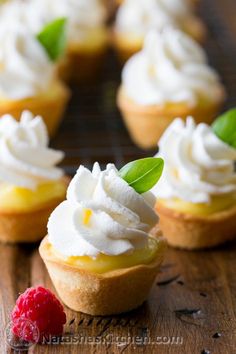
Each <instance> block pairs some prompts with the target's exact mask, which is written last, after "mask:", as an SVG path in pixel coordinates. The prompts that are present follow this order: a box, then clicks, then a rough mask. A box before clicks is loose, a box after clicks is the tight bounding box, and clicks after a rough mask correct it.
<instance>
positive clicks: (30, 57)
mask: <svg viewBox="0 0 236 354" xmlns="http://www.w3.org/2000/svg"><path fill="white" fill-rule="evenodd" d="M0 43H1V46H0V97H2V98H6V99H11V100H21V99H24V98H28V97H33V96H35V95H38V94H40V93H42V92H44V91H45V90H47V89H48V86H49V85H50V83H51V81H52V80H53V79H54V66H53V64H52V63H51V62H50V60H49V58H48V55H47V53H46V51H45V50H44V48H43V47H42V46H41V44H40V43H39V42H38V40H37V39H36V38H35V36H34V35H33V34H32V33H31V32H30V31H29V30H28V29H27V27H25V26H23V25H20V23H19V22H18V21H16V22H15V24H14V23H13V22H12V23H9V24H8V23H7V21H2V22H1V23H0Z"/></svg>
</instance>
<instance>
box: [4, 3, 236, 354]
mask: <svg viewBox="0 0 236 354" xmlns="http://www.w3.org/2000/svg"><path fill="white" fill-rule="evenodd" d="M235 12H236V2H235V0H202V4H201V5H200V15H201V16H202V17H203V18H204V20H205V21H206V23H207V25H208V27H209V39H208V41H207V43H206V49H207V52H208V54H209V59H210V62H211V64H212V65H213V66H215V67H216V68H217V70H218V71H219V72H220V74H221V75H222V78H223V81H224V83H225V84H226V86H227V89H228V92H229V100H228V102H227V106H229V107H230V106H233V105H235V104H236V100H235V98H236V21H235ZM119 79H120V70H119V67H118V64H117V63H116V60H115V57H114V56H113V55H112V54H110V55H109V57H108V58H107V61H106V63H105V64H104V70H103V74H102V76H101V78H100V79H99V82H98V83H97V84H96V85H95V84H94V85H89V86H86V87H83V88H73V91H74V94H73V98H72V102H71V104H70V107H69V109H68V112H67V114H66V117H65V121H64V123H63V125H62V127H61V130H60V132H59V134H58V135H57V137H56V138H55V139H54V141H53V146H54V147H56V148H60V149H62V150H65V152H66V159H65V162H64V165H63V167H64V168H65V169H66V171H67V172H69V173H71V174H73V173H74V171H75V169H76V167H77V166H78V165H79V164H80V163H82V164H85V165H86V166H89V167H90V166H91V165H92V163H93V162H94V161H96V160H98V161H99V162H101V163H102V164H104V165H105V164H106V163H107V162H111V161H113V162H115V163H116V164H117V165H118V166H121V165H122V164H124V163H125V162H127V161H130V160H132V159H134V158H138V157H141V156H146V155H148V154H149V155H150V154H152V153H153V152H152V151H150V152H143V151H141V150H139V149H137V148H136V147H135V146H134V145H133V144H132V142H131V141H130V138H129V136H128V134H127V132H126V130H125V128H124V126H123V123H122V121H121V119H120V116H119V114H118V112H117V110H116V106H115V93H116V89H117V87H118V84H119ZM209 237H210V235H209ZM37 247H38V245H29V246H8V245H7V246H6V245H0V259H1V268H0V303H1V306H0V311H1V312H0V321H1V322H0V354H2V353H11V352H12V353H13V352H14V350H13V349H11V348H10V346H9V344H8V342H7V339H6V330H5V327H6V326H7V324H8V323H9V314H10V311H11V309H12V308H13V306H14V303H15V300H16V298H17V296H18V295H19V293H21V292H23V291H24V290H25V289H26V288H27V287H29V286H34V285H38V284H42V285H44V286H47V287H49V288H51V289H53V286H52V284H51V281H50V279H49V277H48V274H47V272H46V270H45V267H44V265H43V263H42V261H41V259H40V257H39V254H38V250H37ZM235 268H236V243H231V244H228V245H226V246H224V247H222V248H220V249H215V250H212V251H207V252H184V251H178V250H174V249H169V250H168V252H167V257H166V259H165V262H164V264H163V266H162V268H161V272H160V274H159V276H158V277H157V279H156V283H155V285H154V287H153V290H152V292H151V294H150V297H149V300H148V301H147V302H146V303H145V304H144V305H143V306H142V307H141V308H139V309H138V310H136V311H134V312H132V313H128V314H124V315H120V316H114V317H90V316H87V315H84V314H79V313H75V312H73V311H70V310H69V309H66V312H67V319H68V320H67V324H66V328H65V336H64V338H63V340H64V343H61V344H58V345H57V344H51V345H37V346H34V347H31V348H29V350H28V352H29V353H34V354H54V353H57V354H68V353H73V354H74V353H82V354H86V353H89V354H92V353H99V354H103V353H147V354H149V353H161V354H167V353H171V354H172V353H173V354H175V353H178V354H179V353H181V354H182V353H186V354H201V353H205V354H207V353H211V354H219V353H222V354H227V353H228V354H233V353H235V352H236V277H235ZM72 340H73V341H74V342H75V343H72V342H71V341H72ZM15 352H16V351H15Z"/></svg>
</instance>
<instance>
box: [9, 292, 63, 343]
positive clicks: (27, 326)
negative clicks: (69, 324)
mask: <svg viewBox="0 0 236 354" xmlns="http://www.w3.org/2000/svg"><path fill="white" fill-rule="evenodd" d="M11 319H12V332H13V333H14V334H15V335H16V336H17V337H19V338H20V339H23V340H26V341H28V342H33V343H35V342H41V341H42V340H43V338H44V337H48V336H50V335H52V336H57V335H61V334H62V332H63V325H64V324H65V323H66V314H65V312H64V310H63V306H62V305H61V303H60V302H59V300H58V299H57V298H56V296H55V295H54V294H53V293H52V292H51V291H50V290H48V289H45V288H43V287H42V286H38V287H36V288H29V289H27V290H26V291H25V292H24V293H23V294H21V295H20V296H19V297H18V299H17V301H16V305H15V307H14V309H13V311H12V314H11Z"/></svg>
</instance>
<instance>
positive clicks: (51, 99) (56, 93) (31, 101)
mask: <svg viewBox="0 0 236 354" xmlns="http://www.w3.org/2000/svg"><path fill="white" fill-rule="evenodd" d="M69 98H70V91H69V89H67V88H66V86H65V85H64V84H62V83H61V82H60V81H58V80H55V81H54V82H53V83H52V84H51V85H50V87H49V88H48V90H47V91H45V92H43V93H41V94H39V95H38V96H34V97H29V98H25V99H22V100H9V99H7V98H0V116H2V115H4V114H10V115H12V116H13V117H14V118H15V119H17V120H19V119H20V117H21V114H22V112H23V111H25V110H29V111H30V112H32V114H33V115H35V116H37V115H40V116H41V117H43V120H44V122H45V124H46V126H47V129H48V133H49V135H50V136H53V135H55V133H56V131H57V129H58V127H59V125H60V123H61V120H62V117H63V114H64V111H65V108H66V105H67V103H68V101H69Z"/></svg>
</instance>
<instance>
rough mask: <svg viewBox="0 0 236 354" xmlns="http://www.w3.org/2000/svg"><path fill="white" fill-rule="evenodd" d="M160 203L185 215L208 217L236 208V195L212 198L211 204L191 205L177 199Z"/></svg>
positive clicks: (160, 201) (163, 200) (164, 200)
mask: <svg viewBox="0 0 236 354" xmlns="http://www.w3.org/2000/svg"><path fill="white" fill-rule="evenodd" d="M158 202H159V203H161V204H163V205H164V206H165V207H167V208H169V209H173V210H176V211H179V212H183V213H185V214H192V215H202V216H208V215H211V214H214V213H217V212H220V211H224V210H226V209H230V208H232V207H234V206H236V194H229V195H226V196H215V197H212V200H211V202H210V203H190V202H186V201H184V200H181V199H177V198H175V199H160V200H158Z"/></svg>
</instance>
